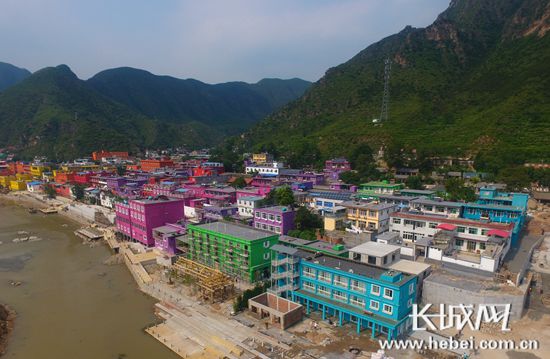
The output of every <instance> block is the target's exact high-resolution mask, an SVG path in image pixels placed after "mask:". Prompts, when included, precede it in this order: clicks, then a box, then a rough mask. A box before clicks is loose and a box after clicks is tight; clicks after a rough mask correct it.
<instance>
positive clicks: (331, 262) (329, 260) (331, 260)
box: [303, 255, 412, 285]
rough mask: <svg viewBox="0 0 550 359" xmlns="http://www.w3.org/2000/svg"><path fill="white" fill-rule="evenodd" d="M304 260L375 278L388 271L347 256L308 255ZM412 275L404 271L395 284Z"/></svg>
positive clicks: (406, 279) (404, 280)
mask: <svg viewBox="0 0 550 359" xmlns="http://www.w3.org/2000/svg"><path fill="white" fill-rule="evenodd" d="M303 260H304V261H306V262H309V263H314V264H318V265H321V266H323V267H328V268H332V269H336V270H340V271H343V272H348V273H353V274H357V275H361V276H364V277H367V278H373V279H380V276H381V275H382V274H384V273H385V272H387V271H388V270H387V269H385V268H381V267H376V266H373V265H370V264H366V263H361V262H355V261H352V260H349V259H345V258H335V257H332V256H327V255H320V256H315V257H313V256H312V257H307V258H304V259H303ZM411 277H412V276H411V275H410V274H406V273H403V279H401V281H399V282H396V283H394V284H395V285H400V284H401V283H404V282H406V281H408V280H409V279H410V278H411Z"/></svg>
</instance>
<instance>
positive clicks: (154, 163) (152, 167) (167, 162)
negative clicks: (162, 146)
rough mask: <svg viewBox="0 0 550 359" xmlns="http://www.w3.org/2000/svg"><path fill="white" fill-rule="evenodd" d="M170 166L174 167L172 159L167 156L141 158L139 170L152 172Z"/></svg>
mask: <svg viewBox="0 0 550 359" xmlns="http://www.w3.org/2000/svg"><path fill="white" fill-rule="evenodd" d="M172 167H174V161H172V160H171V159H169V158H162V159H143V160H141V170H142V171H145V172H153V171H156V170H158V169H160V168H172Z"/></svg>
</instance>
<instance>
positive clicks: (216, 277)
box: [172, 257, 234, 302]
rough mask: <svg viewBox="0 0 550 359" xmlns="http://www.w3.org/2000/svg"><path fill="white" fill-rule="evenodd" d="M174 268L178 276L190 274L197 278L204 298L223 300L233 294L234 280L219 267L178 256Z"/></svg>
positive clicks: (212, 300)
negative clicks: (215, 267)
mask: <svg viewBox="0 0 550 359" xmlns="http://www.w3.org/2000/svg"><path fill="white" fill-rule="evenodd" d="M172 269H173V272H174V274H175V275H176V276H180V277H183V276H189V277H190V278H192V279H193V280H195V281H196V284H197V286H198V287H199V292H200V295H201V297H202V298H203V299H204V300H207V301H211V302H217V301H223V300H225V299H227V298H228V297H229V296H230V295H231V294H233V290H234V285H233V280H232V279H231V277H229V276H228V275H226V274H224V273H222V272H220V271H219V270H217V269H213V268H210V267H207V266H205V265H204V264H201V263H198V262H195V261H193V260H191V259H187V258H183V257H180V258H178V260H177V261H176V263H174V265H173V267H172Z"/></svg>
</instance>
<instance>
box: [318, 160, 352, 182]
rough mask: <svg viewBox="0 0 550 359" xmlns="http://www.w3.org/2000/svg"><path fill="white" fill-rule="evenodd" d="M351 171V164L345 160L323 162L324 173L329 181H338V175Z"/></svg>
mask: <svg viewBox="0 0 550 359" xmlns="http://www.w3.org/2000/svg"><path fill="white" fill-rule="evenodd" d="M348 171H351V164H350V163H349V161H348V160H346V159H345V158H334V159H331V160H326V161H325V169H324V171H323V172H324V173H325V176H326V178H327V179H328V180H329V181H338V180H339V179H340V173H342V172H348Z"/></svg>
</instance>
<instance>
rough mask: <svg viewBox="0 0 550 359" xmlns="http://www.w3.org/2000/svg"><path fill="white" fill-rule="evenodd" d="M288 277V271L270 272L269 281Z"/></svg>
mask: <svg viewBox="0 0 550 359" xmlns="http://www.w3.org/2000/svg"><path fill="white" fill-rule="evenodd" d="M288 276H289V271H284V272H271V279H281V278H286V277H288Z"/></svg>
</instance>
